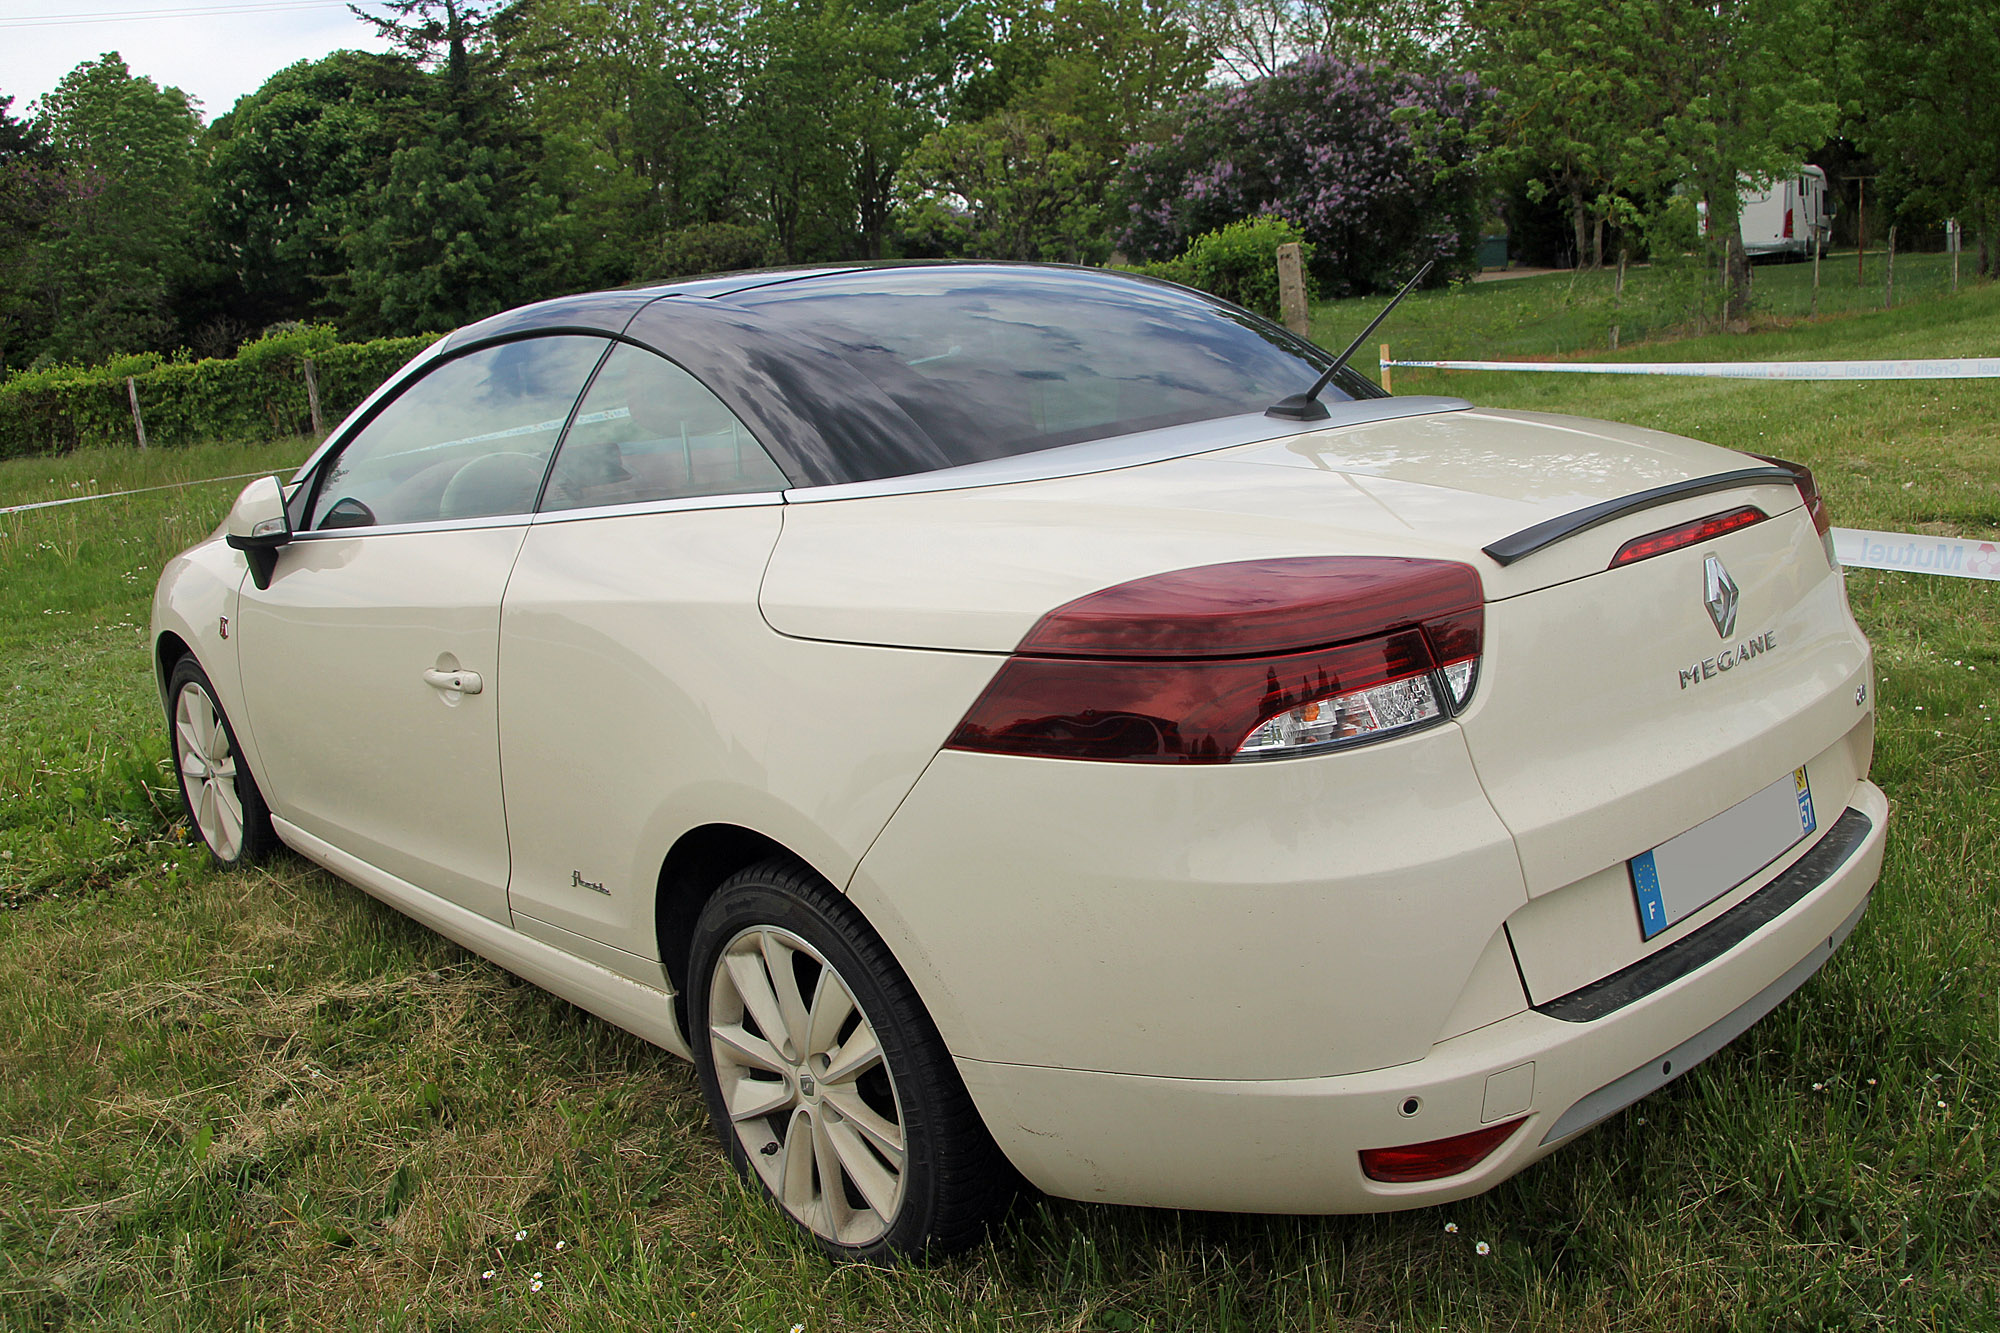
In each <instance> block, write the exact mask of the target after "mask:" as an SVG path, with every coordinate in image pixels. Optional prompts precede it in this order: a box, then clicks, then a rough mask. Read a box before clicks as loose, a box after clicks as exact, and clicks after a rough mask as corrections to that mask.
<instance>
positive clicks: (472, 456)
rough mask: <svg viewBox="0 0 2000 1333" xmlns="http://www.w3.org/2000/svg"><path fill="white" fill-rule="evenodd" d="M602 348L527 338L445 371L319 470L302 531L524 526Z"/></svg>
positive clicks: (589, 342) (575, 340)
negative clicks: (448, 524)
mask: <svg viewBox="0 0 2000 1333" xmlns="http://www.w3.org/2000/svg"><path fill="white" fill-rule="evenodd" d="M605 346H606V343H605V340H604V339H602V338H588V337H577V336H565V337H551V338H527V339H524V340H522V341H520V342H511V343H501V344H500V345H498V346H495V347H487V348H482V349H481V350H479V351H477V352H473V353H470V354H469V355H466V356H462V357H459V358H457V359H455V360H451V361H446V362H444V363H443V364H442V365H439V366H438V367H437V368H436V369H435V370H433V371H431V373H430V374H428V375H425V376H424V377H423V378H422V379H420V380H418V381H417V382H416V383H415V384H413V385H411V386H410V387H409V388H408V389H405V390H404V391H403V392H402V393H401V394H400V395H398V396H397V398H396V399H395V401H393V402H391V403H390V404H389V405H388V406H387V407H385V408H383V409H382V411H381V412H380V413H379V414H377V415H376V417H375V419H374V420H373V421H370V422H369V423H368V424H367V425H366V426H364V427H362V429H361V431H360V433H359V434H357V435H355V436H354V438H353V439H351V440H349V441H348V442H347V446H346V447H345V448H344V449H342V450H341V451H340V453H339V455H338V456H336V457H334V458H333V459H331V460H329V462H328V465H327V467H326V468H325V469H324V470H323V472H322V475H321V478H320V482H319V489H318V492H317V493H316V494H315V495H314V497H313V509H312V513H311V515H310V516H309V517H308V519H307V522H306V526H307V527H308V528H318V529H321V530H325V529H329V528H365V527H372V526H375V525H377V524H385V523H429V522H435V521H437V520H439V519H461V518H486V517H490V516H492V515H496V514H525V513H528V512H530V511H532V510H533V509H534V507H535V495H536V493H537V492H538V491H540V490H541V486H542V474H543V472H545V471H546V470H547V468H548V462H549V454H550V452H551V451H553V450H554V448H555V445H556V436H557V435H559V434H560V433H561V431H562V427H563V422H564V421H565V420H566V419H568V417H569V410H570V407H571V406H572V405H573V404H574V403H575V402H576V396H577V394H578V393H580V392H581V391H582V389H583V382H584V380H585V379H586V378H587V377H588V376H589V374H590V368H591V367H592V366H594V365H596V364H597V360H598V358H599V357H601V356H602V355H603V354H604V349H605Z"/></svg>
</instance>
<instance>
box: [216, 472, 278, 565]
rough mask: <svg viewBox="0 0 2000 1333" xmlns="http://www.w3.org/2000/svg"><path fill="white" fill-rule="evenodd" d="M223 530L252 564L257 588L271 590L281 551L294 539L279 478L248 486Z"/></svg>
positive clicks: (227, 540)
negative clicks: (281, 547) (280, 548)
mask: <svg viewBox="0 0 2000 1333" xmlns="http://www.w3.org/2000/svg"><path fill="white" fill-rule="evenodd" d="M222 531H223V540H224V541H226V542H228V543H229V544H230V545H231V546H233V547H235V548H236V549H237V550H239V551H241V552H243V558H244V559H245V560H247V561H249V563H250V577H251V578H253V579H255V580H256V581H257V587H258V588H259V589H263V588H268V587H270V586H271V575H272V573H273V572H274V571H275V570H276V569H277V568H278V548H279V547H280V546H283V545H284V544H285V543H287V542H289V541H291V539H292V523H291V520H290V519H289V518H287V517H285V493H284V491H283V490H281V489H280V488H279V486H278V479H277V478H276V477H259V478H257V480H255V481H253V482H251V483H250V484H249V485H248V486H245V487H244V488H243V493H242V494H241V495H239V496H237V497H236V503H235V504H234V505H232V506H230V509H229V518H228V521H227V522H225V523H224V524H223V525H222Z"/></svg>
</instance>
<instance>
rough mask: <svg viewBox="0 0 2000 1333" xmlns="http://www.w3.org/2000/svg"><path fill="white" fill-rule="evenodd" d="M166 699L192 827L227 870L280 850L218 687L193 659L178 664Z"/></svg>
mask: <svg viewBox="0 0 2000 1333" xmlns="http://www.w3.org/2000/svg"><path fill="white" fill-rule="evenodd" d="M167 698H168V700H169V704H168V710H169V717H168V724H169V733H170V739H171V741H172V744H173V751H174V770H175V772H176V774H177V775H178V776H179V779H180V788H181V803H182V804H183V805H184V806H185V807H186V809H187V815H188V821H189V823H190V824H191V825H192V826H193V827H194V829H195V831H196V832H197V833H199V834H200V835H201V840H202V841H203V842H204V843H206V844H207V845H208V850H209V854H210V855H212V856H214V857H215V859H216V860H217V861H218V862H219V863H221V864H222V865H225V866H235V865H249V864H251V863H253V862H256V861H260V860H262V859H263V858H264V857H265V856H268V855H269V854H270V853H271V851H272V850H273V849H274V848H275V847H276V846H277V844H278V838H277V834H276V833H274V832H273V831H272V829H271V812H270V810H269V808H267V807H266V806H265V804H264V796H263V793H261V792H259V791H258V790H257V781H256V779H255V778H253V777H251V776H250V769H249V766H248V765H247V764H245V763H244V761H243V756H242V754H241V752H240V751H239V749H238V748H237V745H236V733H235V731H234V730H232V729H231V728H230V725H229V718H228V717H227V716H226V715H225V714H224V713H223V711H222V705H221V704H219V703H217V702H216V700H215V687H214V686H213V685H211V684H210V683H209V679H208V676H207V675H206V674H205V673H204V672H203V671H202V669H201V665H200V664H199V663H198V662H196V661H195V660H194V658H192V657H183V658H182V659H181V660H180V661H179V662H177V663H175V664H174V670H173V675H172V676H171V677H169V679H168V682H167Z"/></svg>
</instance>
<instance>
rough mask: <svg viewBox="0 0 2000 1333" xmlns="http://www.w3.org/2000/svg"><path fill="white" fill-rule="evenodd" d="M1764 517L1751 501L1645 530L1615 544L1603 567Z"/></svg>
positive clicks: (1645, 557)
mask: <svg viewBox="0 0 2000 1333" xmlns="http://www.w3.org/2000/svg"><path fill="white" fill-rule="evenodd" d="M1768 517H1769V515H1767V514H1766V513H1765V512H1764V511H1763V510H1761V509H1759V508H1757V507H1756V506H1755V505H1744V506H1743V507H1742V508H1741V509H1732V510H1730V511H1729V512H1728V513H1726V514H1710V515H1709V516H1708V517H1707V518H1698V519H1696V520H1694V522H1692V523H1683V524H1681V525H1680V526H1679V527H1673V528H1662V529H1661V530H1660V531H1658V532H1649V533H1647V534H1646V535H1645V536H1643V537H1634V538H1633V539H1632V540H1631V541H1629V542H1626V543H1625V544H1624V545H1623V546H1621V547H1619V548H1618V554H1617V555H1614V556H1612V557H1611V563H1610V564H1609V565H1607V566H1606V568H1607V569H1616V568H1618V566H1620V565H1629V564H1631V563H1633V562H1634V561H1637V560H1650V559H1652V558H1653V557H1654V556H1656V555H1665V554H1666V553H1667V552H1669V551H1678V550H1680V549H1681V547H1683V546H1693V545H1694V544H1695V543H1697V542H1705V541H1712V540H1714V539H1715V538H1717V537H1720V536H1722V535H1723V534H1724V533H1726V532H1734V531H1736V530H1737V529H1738V528H1747V527H1749V526H1750V525H1751V524H1752V523H1762V522H1763V521H1764V520H1765V519H1766V518H1768Z"/></svg>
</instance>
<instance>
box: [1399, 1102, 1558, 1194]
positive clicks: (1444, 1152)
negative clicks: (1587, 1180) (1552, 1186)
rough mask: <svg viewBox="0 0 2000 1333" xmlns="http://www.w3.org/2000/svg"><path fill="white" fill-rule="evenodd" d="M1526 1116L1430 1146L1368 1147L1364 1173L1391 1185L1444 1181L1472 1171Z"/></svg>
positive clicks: (1431, 1143)
mask: <svg viewBox="0 0 2000 1333" xmlns="http://www.w3.org/2000/svg"><path fill="white" fill-rule="evenodd" d="M1527 1118H1528V1117H1526V1116H1519V1117H1517V1118H1515V1119H1513V1120H1508V1121H1503V1122H1502V1123H1500V1124H1497V1125H1487V1126H1485V1127H1484V1128H1482V1129H1475V1130H1473V1131H1472V1132H1471V1133H1470V1134H1455V1135H1453V1136H1452V1137H1451V1138H1448V1139H1432V1140H1431V1141H1430V1142H1429V1143H1409V1144H1405V1145H1404V1146H1402V1147H1400V1148H1366V1149H1363V1150H1362V1153H1361V1170H1362V1172H1363V1174H1365V1175H1366V1176H1367V1177H1368V1178H1369V1179H1370V1180H1379V1181H1382V1182H1383V1183H1384V1184H1389V1185H1405V1184H1410V1183H1412V1182H1415V1181H1420V1180H1443V1179H1444V1178H1445V1177H1446V1176H1455V1175H1458V1174H1460V1173H1461V1172H1465V1171H1470V1170H1471V1169H1472V1168H1473V1167H1475V1166H1478V1165H1479V1164H1480V1163H1481V1162H1483V1161H1485V1160H1486V1159H1487V1158H1488V1157H1491V1156H1492V1155H1493V1150H1494V1149H1495V1148H1498V1147H1499V1146H1500V1145H1501V1144H1503V1143H1505V1142H1506V1141H1507V1140H1508V1139H1509V1138H1510V1137H1512V1136H1513V1133H1514V1131H1515V1130H1517V1129H1519V1128H1520V1127H1521V1124H1522V1122H1523V1121H1525V1120H1527Z"/></svg>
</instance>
